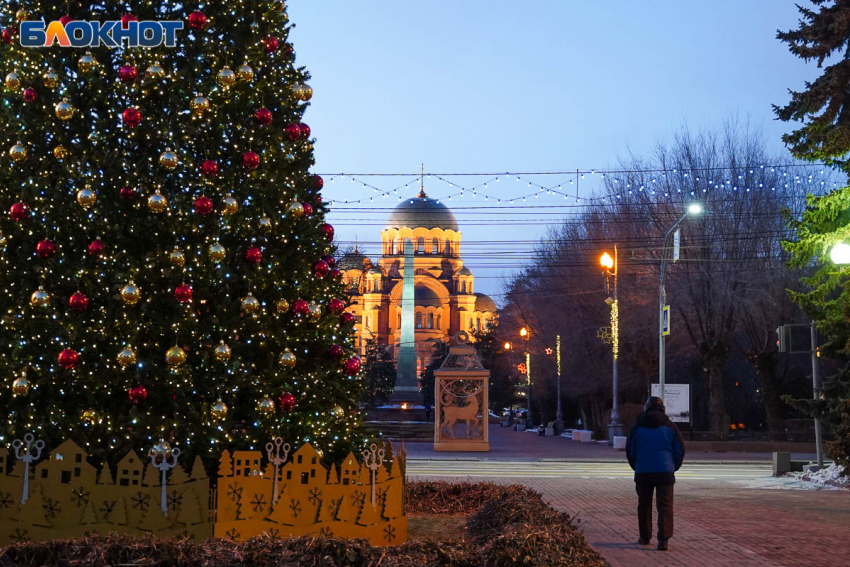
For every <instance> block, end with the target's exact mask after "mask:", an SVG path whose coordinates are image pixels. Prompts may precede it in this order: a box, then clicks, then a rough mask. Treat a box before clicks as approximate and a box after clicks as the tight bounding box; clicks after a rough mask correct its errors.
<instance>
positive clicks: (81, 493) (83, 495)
mask: <svg viewBox="0 0 850 567" xmlns="http://www.w3.org/2000/svg"><path fill="white" fill-rule="evenodd" d="M90 496H91V492H87V491H86V489H85V488H84V487H82V486H81V487H79V488H74V489H72V490H71V500H73V501H74V505H75V506H76V507H77V508H82V507H83V506H85V505H86V504H88V503H89V497H90Z"/></svg>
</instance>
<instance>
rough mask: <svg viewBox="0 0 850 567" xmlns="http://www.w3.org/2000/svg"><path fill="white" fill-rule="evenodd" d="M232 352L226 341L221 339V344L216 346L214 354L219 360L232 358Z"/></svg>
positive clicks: (224, 360)
mask: <svg viewBox="0 0 850 567" xmlns="http://www.w3.org/2000/svg"><path fill="white" fill-rule="evenodd" d="M230 354H231V353H230V347H229V346H227V345H226V344H224V341H221V344H220V345H218V346H217V347H215V351H214V352H213V356H214V357H215V359H216V360H217V361H219V362H227V361H228V360H230Z"/></svg>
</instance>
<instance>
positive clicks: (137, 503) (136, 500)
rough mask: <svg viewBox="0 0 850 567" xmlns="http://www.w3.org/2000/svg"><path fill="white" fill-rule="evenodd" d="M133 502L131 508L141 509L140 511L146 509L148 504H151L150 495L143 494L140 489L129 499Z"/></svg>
mask: <svg viewBox="0 0 850 567" xmlns="http://www.w3.org/2000/svg"><path fill="white" fill-rule="evenodd" d="M130 501H131V502H132V503H133V510H141V511H142V512H147V511H148V506H150V504H151V495H150V494H143V493H142V492H141V491H140V492H137V493H136V495H135V496H133V498H131V499H130Z"/></svg>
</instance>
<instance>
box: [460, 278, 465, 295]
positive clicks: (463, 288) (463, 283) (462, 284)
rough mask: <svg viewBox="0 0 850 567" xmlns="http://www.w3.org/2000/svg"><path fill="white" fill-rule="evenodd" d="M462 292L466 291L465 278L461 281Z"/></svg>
mask: <svg viewBox="0 0 850 567" xmlns="http://www.w3.org/2000/svg"><path fill="white" fill-rule="evenodd" d="M460 292H461V293H466V282H465V281H463V280H461V282H460Z"/></svg>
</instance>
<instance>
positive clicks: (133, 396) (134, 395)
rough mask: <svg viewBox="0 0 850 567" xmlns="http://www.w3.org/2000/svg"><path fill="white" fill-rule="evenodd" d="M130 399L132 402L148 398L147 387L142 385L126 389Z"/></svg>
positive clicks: (139, 401)
mask: <svg viewBox="0 0 850 567" xmlns="http://www.w3.org/2000/svg"><path fill="white" fill-rule="evenodd" d="M127 394H128V395H129V396H130V401H131V402H133V403H134V404H138V403H141V402H143V401H145V400H146V399H147V398H148V389H147V388H145V387H144V386H133V387H132V388H130V389H129V390H128V391H127Z"/></svg>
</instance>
